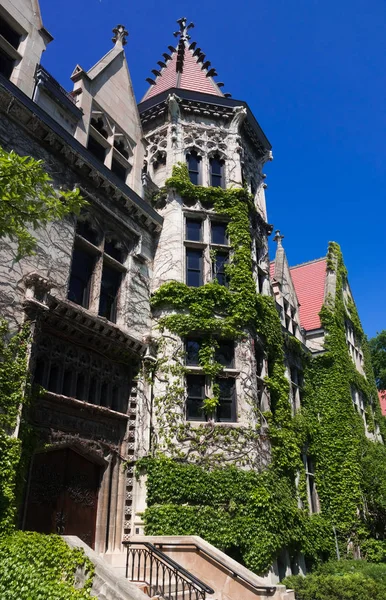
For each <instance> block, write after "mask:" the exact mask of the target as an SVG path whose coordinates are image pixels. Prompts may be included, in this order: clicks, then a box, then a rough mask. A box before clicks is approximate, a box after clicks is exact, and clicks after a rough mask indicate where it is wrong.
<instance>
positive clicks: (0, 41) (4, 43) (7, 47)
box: [0, 35, 23, 60]
mask: <svg viewBox="0 0 386 600" xmlns="http://www.w3.org/2000/svg"><path fill="white" fill-rule="evenodd" d="M0 48H1V49H2V50H4V52H5V53H6V54H8V56H9V57H10V58H12V60H21V59H22V58H23V57H22V55H21V54H20V53H19V52H18V51H17V50H16V48H14V47H13V46H12V44H10V43H9V42H8V40H6V39H5V37H3V36H2V35H0Z"/></svg>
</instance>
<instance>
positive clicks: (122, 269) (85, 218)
mask: <svg viewBox="0 0 386 600" xmlns="http://www.w3.org/2000/svg"><path fill="white" fill-rule="evenodd" d="M80 223H87V224H89V226H90V229H91V230H92V231H94V232H95V234H96V236H97V242H96V243H92V242H91V241H89V240H88V239H86V238H85V237H83V236H82V235H81V234H80V233H78V232H77V227H78V225H79V224H80ZM106 241H107V242H109V241H115V242H116V244H115V246H116V247H117V248H119V249H122V252H123V254H124V256H123V260H122V262H120V261H119V260H117V259H116V258H114V257H113V256H111V255H110V254H109V253H108V252H106V249H105V244H106ZM76 249H79V250H81V251H82V252H84V253H85V254H88V255H89V256H92V257H93V258H94V261H95V262H94V265H93V267H92V275H91V280H90V291H89V301H88V306H83V304H81V303H80V304H78V303H76V304H77V305H78V306H82V307H83V308H84V309H85V310H89V311H90V312H92V313H94V314H96V315H98V316H99V317H100V318H106V319H107V320H108V321H110V322H112V323H117V324H120V323H122V318H121V317H122V308H123V290H124V288H125V283H126V280H127V275H128V271H129V261H130V258H129V257H130V245H129V243H128V240H125V238H124V237H123V236H122V235H121V234H120V233H119V232H118V231H114V230H113V229H112V228H110V227H109V228H103V227H102V226H101V225H100V224H99V222H98V221H97V220H96V219H95V217H93V216H92V215H91V214H89V213H84V214H82V215H81V216H80V217H78V219H77V222H76V226H75V234H74V243H73V249H72V257H71V265H70V269H69V276H68V287H67V296H68V294H69V292H70V289H69V288H70V282H71V274H72V269H73V257H74V251H75V250H76ZM104 267H107V268H110V269H111V270H114V271H116V272H119V273H121V281H120V283H119V289H118V292H117V297H116V308H115V318H114V319H108V318H107V317H102V316H101V315H99V309H100V296H101V285H102V277H103V269H104ZM68 300H69V301H72V300H71V299H70V298H68Z"/></svg>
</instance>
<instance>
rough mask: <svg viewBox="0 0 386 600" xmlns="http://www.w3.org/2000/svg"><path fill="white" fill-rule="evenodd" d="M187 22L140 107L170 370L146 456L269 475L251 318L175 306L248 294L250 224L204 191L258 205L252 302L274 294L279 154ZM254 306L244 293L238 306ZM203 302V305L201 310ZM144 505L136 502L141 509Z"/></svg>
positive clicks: (154, 405) (157, 312) (158, 352)
mask: <svg viewBox="0 0 386 600" xmlns="http://www.w3.org/2000/svg"><path fill="white" fill-rule="evenodd" d="M178 24H179V30H178V31H177V32H176V33H175V34H174V35H175V37H176V38H178V43H177V45H176V47H175V48H174V47H173V46H169V47H168V52H165V53H164V54H163V58H162V60H160V61H158V68H157V69H154V70H153V71H152V73H153V75H154V78H149V79H148V80H147V81H148V82H149V83H150V88H149V89H148V91H147V92H146V94H145V96H144V98H143V100H142V101H141V103H140V104H139V111H140V116H141V121H142V126H143V130H144V136H145V139H146V142H147V153H146V159H145V167H144V173H143V182H144V186H145V190H146V194H147V196H148V197H149V198H150V197H153V199H154V198H155V199H156V207H157V209H158V211H159V212H160V213H161V215H162V217H163V218H164V225H163V229H162V232H161V233H160V236H159V239H157V241H156V245H155V252H154V263H153V277H152V292H153V294H154V296H153V297H154V298H155V299H156V301H155V305H154V306H153V316H154V320H153V331H152V336H153V338H152V342H153V353H154V356H153V357H152V358H153V359H154V362H156V361H157V364H158V366H159V365H162V366H161V367H160V371H161V372H162V374H160V373H158V374H157V373H156V374H155V376H154V372H153V383H152V384H151V388H152V389H151V390H148V393H147V394H146V396H147V398H148V399H149V398H151V402H150V401H149V400H148V402H147V407H146V410H148V409H149V404H150V419H149V421H148V427H149V429H150V431H147V432H146V433H144V435H143V438H142V440H141V443H142V447H139V449H138V451H139V453H142V452H143V453H144V454H145V453H148V452H149V450H150V451H151V452H153V451H158V450H160V451H162V452H165V453H166V454H167V455H168V454H169V455H171V456H176V455H179V456H180V457H181V456H183V457H187V456H190V457H192V459H193V460H198V461H200V460H204V461H206V460H207V459H208V460H209V456H210V455H211V456H215V457H216V461H217V462H218V463H219V464H220V463H221V460H222V458H223V457H224V456H225V455H226V456H227V460H231V461H233V462H234V464H239V465H242V466H246V463H248V464H249V465H250V466H251V467H252V468H260V467H261V466H262V465H264V464H266V461H267V457H268V454H269V450H268V448H267V445H266V442H264V439H265V438H264V436H261V430H262V429H264V422H263V421H264V419H263V418H262V417H261V415H262V413H263V412H264V411H265V410H267V409H268V408H269V396H268V393H267V391H266V389H265V387H264V383H263V378H264V376H265V375H266V365H267V362H266V356H265V351H264V347H263V344H262V341H261V339H260V338H259V336H258V334H257V333H256V331H255V330H254V327H253V325H252V324H251V323H248V324H246V323H243V324H242V325H241V330H242V334H241V335H240V331H239V332H238V334H237V335H236V334H235V330H234V328H233V329H232V328H228V329H227V327H225V326H224V323H225V322H226V323H228V321H226V318H225V319H224V320H223V319H222V317H223V316H224V315H225V313H226V311H225V312H224V311H222V310H221V309H218V311H217V309H216V307H215V308H214V310H213V314H211V315H210V316H209V313H208V321H207V327H206V329H205V327H204V328H203V326H202V319H201V324H200V326H198V323H195V322H194V315H193V313H194V311H195V309H194V307H193V309H190V308H188V304H189V301H188V300H187V301H186V303H184V300H181V298H180V300H177V298H176V295H177V296H178V295H179V294H181V296H183V297H184V298H185V300H186V295H188V296H189V294H190V291H189V290H191V291H192V294H196V293H197V294H201V293H202V294H203V297H205V295H206V294H207V296H208V298H209V296H210V297H211V300H210V301H209V302H213V303H214V305H216V302H217V300H216V298H218V297H220V296H224V295H225V296H226V295H228V296H226V297H227V298H229V302H230V303H231V302H233V301H234V299H235V298H236V296H235V294H237V293H240V294H241V291H240V290H239V289H237V285H235V280H234V279H233V283H232V275H231V272H232V269H234V268H235V264H236V263H237V260H238V259H237V252H238V251H239V250H240V248H241V246H240V245H239V242H237V235H236V236H235V235H233V239H232V235H231V232H232V230H233V233H234V234H235V232H236V234H237V232H238V233H240V229H239V228H238V225H237V222H234V220H233V218H232V216H231V214H230V212H229V211H228V212H227V211H226V210H223V209H221V207H220V208H219V203H217V204H216V202H214V203H213V202H211V201H209V202H207V201H206V194H207V193H212V192H213V193H214V196H216V195H217V196H216V197H218V199H219V200H220V198H221V197H224V198H226V197H227V194H229V198H230V197H231V196H232V194H234V198H235V199H237V194H239V199H238V200H236V204H235V205H234V209H235V210H236V213H237V210H238V204H239V206H240V207H241V206H242V205H243V203H244V204H245V203H247V202H250V206H251V210H249V212H248V211H247V213H246V214H247V217H246V218H247V221H246V223H247V224H246V235H247V237H248V241H247V242H246V260H247V262H248V261H249V262H250V272H251V280H250V281H251V287H252V293H253V296H254V297H255V296H256V293H257V294H266V295H268V294H270V285H269V273H268V271H269V262H268V245H267V235H269V233H270V231H271V227H270V226H269V225H268V223H267V214H266V207H265V194H264V192H265V187H266V184H265V183H264V179H265V175H264V173H263V167H264V164H265V163H266V162H267V161H268V160H271V159H272V154H271V145H270V143H269V141H268V140H267V138H266V136H265V135H264V133H263V131H262V129H261V128H260V126H259V124H258V122H257V121H256V119H255V117H254V116H253V114H252V112H251V110H250V109H249V107H248V105H247V104H246V103H245V102H243V101H238V100H234V99H232V98H231V95H230V94H226V93H225V94H224V93H223V91H222V87H223V83H218V82H216V81H215V79H214V78H215V77H216V76H217V72H216V70H215V68H213V67H212V65H211V63H210V61H209V60H207V58H206V56H205V54H204V52H203V51H202V50H201V48H199V47H198V45H197V43H196V42H194V41H193V42H192V41H191V37H190V35H189V32H190V30H191V29H192V28H193V26H194V25H193V23H190V24H189V25H188V24H187V20H186V18H181V19H179V21H178ZM170 177H172V179H173V178H175V177H177V179H178V177H182V179H184V178H185V181H186V183H187V187H188V188H189V193H184V192H183V191H182V190H181V189H177V188H176V186H175V185H173V184H172V183H171V181H170V179H169V178H170ZM165 182H167V185H166V188H165V187H164V186H165ZM177 187H179V186H178V185H177ZM210 190H212V192H210ZM220 204H221V201H220ZM236 213H235V214H236ZM236 221H237V220H236ZM235 240H236V242H235ZM244 258H245V257H244ZM243 260H244V259H243ZM232 286H233V287H232ZM163 290H169V291H170V292H171V295H172V296H173V299H172V300H171V301H170V302H169V301H168V300H167V299H166V300H165V298H164V299H162V295H163ZM199 290H202V292H200V291H199ZM225 296H224V298H225ZM157 298H158V299H160V300H159V302H158V300H157ZM224 298H223V300H224ZM169 300H170V298H169ZM176 300H177V301H176ZM200 302H201V301H200V300H198V304H200ZM226 302H227V301H226V300H225V303H226ZM244 302H245V303H246V304H247V302H246V301H245V298H244V299H243V298H242V297H241V296H240V306H241V305H242V304H243V303H244ZM204 304H205V300H204V301H203V310H205V307H204ZM196 308H197V307H196ZM173 315H174V316H175V317H177V320H178V316H179V315H184V316H185V317H186V316H187V315H190V316H191V319H192V320H191V321H190V323H187V322H186V323H185V325H184V326H180V325H181V324H180V325H178V326H177V327H174V328H173V326H170V319H169V320H168V318H169V317H172V316H173ZM228 316H229V315H228ZM165 319H166V321H165ZM216 324H218V326H216ZM230 329H232V331H230ZM205 357H206V358H205ZM213 365H217V366H216V367H214V368H213ZM259 427H260V429H259ZM145 429H146V428H145ZM234 429H237V430H238V432H239V436H238V439H239V442H238V443H237V444H233V445H232V444H230V443H229V434H231V433H232V430H234ZM256 430H259V436H258V439H257V438H253V440H252V439H251V437H250V433H251V431H256ZM192 432H193V437H192ZM214 432H215V435H216V438H218V439H217V442H216V443H215V444H214V445H212V444H210V443H209V447H208V449H207V452H206V451H205V452H204V451H202V452H201V451H200V450H197V446H195V444H197V440H198V439H201V441H203V440H204V439H206V436H208V438H209V437H211V435H213V433H214ZM242 432H244V433H245V435H243V433H242ZM252 437H253V436H252ZM192 439H194V441H192ZM247 440H248V441H247ZM149 444H150V448H149ZM139 445H140V446H141V444H139ZM204 446H205V444H203V446H202V447H204ZM194 447H195V449H194ZM205 447H206V446H205ZM246 455H248V459H246ZM143 506H144V504H143V503H141V501H140V500H138V506H137V512H138V511H139V510H140V509H142V508H143ZM137 524H139V521H137Z"/></svg>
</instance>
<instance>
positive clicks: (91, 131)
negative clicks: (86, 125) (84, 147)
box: [89, 124, 111, 149]
mask: <svg viewBox="0 0 386 600" xmlns="http://www.w3.org/2000/svg"><path fill="white" fill-rule="evenodd" d="M89 135H91V137H93V138H94V139H95V141H97V142H98V143H99V144H100V145H101V146H103V147H104V148H106V149H110V148H111V144H110V143H109V141H108V140H107V139H106V138H105V137H104V136H103V135H102V134H101V133H100V132H99V131H98V130H97V129H95V127H94V126H93V125H91V124H90V129H89Z"/></svg>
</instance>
